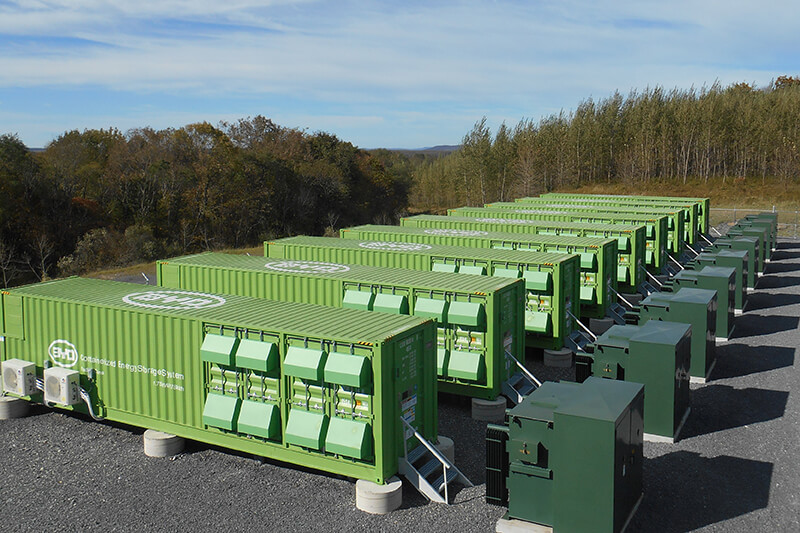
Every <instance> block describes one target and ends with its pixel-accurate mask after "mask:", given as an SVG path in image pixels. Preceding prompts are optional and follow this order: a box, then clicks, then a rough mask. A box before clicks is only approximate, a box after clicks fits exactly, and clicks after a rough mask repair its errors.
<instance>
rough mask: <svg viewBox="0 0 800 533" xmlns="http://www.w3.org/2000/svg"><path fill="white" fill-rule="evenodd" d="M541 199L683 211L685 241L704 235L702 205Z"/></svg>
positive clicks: (592, 198)
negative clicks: (701, 214)
mask: <svg viewBox="0 0 800 533" xmlns="http://www.w3.org/2000/svg"><path fill="white" fill-rule="evenodd" d="M540 199H542V200H549V201H567V202H573V203H585V204H588V205H591V206H597V207H598V208H599V209H606V208H611V207H613V208H622V207H624V208H626V209H637V210H645V212H647V211H646V210H647V209H648V208H652V209H669V210H675V209H680V210H681V211H683V224H684V225H683V228H684V240H685V241H686V242H687V243H689V244H690V245H693V244H695V243H696V242H697V240H698V238H699V235H700V234H704V232H703V231H702V229H701V228H702V227H703V223H702V221H701V220H700V205H699V204H697V203H694V202H674V201H671V200H657V201H651V202H640V201H638V200H636V199H628V198H615V199H610V198H603V197H595V196H592V195H581V196H578V195H575V196H572V195H561V194H557V193H547V194H543V195H542V196H541V197H540ZM516 201H517V202H522V203H525V202H528V201H529V198H518V199H517V200H516Z"/></svg>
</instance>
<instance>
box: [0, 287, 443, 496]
mask: <svg viewBox="0 0 800 533" xmlns="http://www.w3.org/2000/svg"><path fill="white" fill-rule="evenodd" d="M0 304H1V305H0V307H2V316H3V317H4V321H3V323H2V332H1V333H2V335H3V337H2V339H3V342H2V344H3V350H4V353H3V362H4V364H5V363H6V362H7V361H9V359H21V360H23V361H28V362H31V363H34V364H35V365H36V367H37V375H38V377H39V378H40V379H42V380H43V383H44V387H43V389H44V391H45V394H49V393H50V392H49V391H50V390H51V389H50V388H49V387H50V386H51V381H52V380H51V379H50V378H48V374H47V373H48V372H50V376H52V375H53V374H55V373H56V371H57V373H58V375H62V374H64V373H67V374H68V373H69V372H71V371H75V374H73V375H71V376H70V379H75V377H76V376H77V379H78V382H79V386H80V387H81V388H82V389H84V392H85V393H86V394H87V395H88V398H89V400H88V401H87V403H86V405H84V404H83V403H81V400H80V397H79V396H78V395H77V394H75V390H74V389H71V390H72V391H73V398H72V399H69V400H67V401H64V402H63V403H62V402H61V401H57V402H55V403H56V404H58V407H59V408H64V409H74V410H78V411H81V412H89V406H91V409H92V410H93V411H94V412H95V413H97V414H100V415H103V416H104V417H105V418H106V419H108V420H112V421H117V422H122V423H125V424H131V425H135V426H140V427H145V428H151V429H157V430H161V431H166V432H169V433H173V434H176V435H180V436H183V437H187V438H191V439H195V440H199V441H203V442H208V443H211V444H215V445H219V446H223V447H228V448H232V449H236V450H240V451H244V452H247V453H253V454H257V455H262V456H266V457H271V458H273V459H277V460H281V461H287V462H291V463H295V464H299V465H303V466H307V467H310V468H317V469H320V470H326V471H329V472H334V473H338V474H342V475H346V476H350V477H356V478H362V479H369V480H373V481H375V482H377V483H382V482H383V481H384V480H385V479H387V478H388V477H391V476H392V475H395V474H396V473H397V471H398V457H399V456H400V455H402V454H403V447H404V440H406V442H408V447H409V449H412V448H413V447H415V445H416V444H417V443H416V442H415V441H414V440H413V439H414V437H413V436H411V438H409V435H408V434H406V433H405V431H404V428H403V424H402V421H401V416H406V418H407V420H409V421H410V422H411V423H412V425H413V426H414V427H416V428H417V429H418V430H419V432H420V433H421V434H423V435H424V436H425V437H427V438H428V439H435V438H436V435H437V429H438V427H437V426H438V418H437V403H438V402H437V395H436V370H435V342H436V340H435V337H436V334H435V328H434V324H433V321H430V320H423V319H420V318H414V317H403V316H392V315H383V314H378V313H367V312H363V311H356V310H349V309H330V308H326V307H321V306H313V305H307V304H293V303H276V302H270V301H266V300H260V299H254V298H243V297H236V296H225V297H221V296H217V295H213V294H207V293H195V292H188V291H174V290H163V289H155V290H154V289H152V288H144V287H142V286H141V285H135V284H128V283H118V282H112V281H101V280H89V279H81V278H70V279H66V280H59V281H52V282H46V283H41V284H36V285H29V286H26V287H19V288H16V289H13V290H10V291H3V293H2V302H0ZM354 364H355V366H358V368H357V369H355V370H354V369H353V367H354ZM46 366H52V369H46V368H45V367H46ZM51 370H52V371H51ZM55 383H58V380H56V381H55ZM54 390H56V392H58V390H57V386H54ZM65 397H68V395H67V396H65ZM25 398H26V399H29V400H32V401H42V400H43V397H42V393H35V394H33V395H32V396H26V397H25ZM410 403H413V404H414V406H413V413H411V415H409V414H408V409H409V407H408V406H409V404H410Z"/></svg>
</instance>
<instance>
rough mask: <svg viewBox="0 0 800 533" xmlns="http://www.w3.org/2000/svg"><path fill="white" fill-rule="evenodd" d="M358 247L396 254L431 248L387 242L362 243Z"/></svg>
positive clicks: (424, 245)
mask: <svg viewBox="0 0 800 533" xmlns="http://www.w3.org/2000/svg"><path fill="white" fill-rule="evenodd" d="M358 245H359V246H360V247H362V248H367V249H369V250H390V251H396V252H416V251H419V250H430V249H431V246H428V245H427V244H416V243H413V242H387V241H373V242H360V243H358Z"/></svg>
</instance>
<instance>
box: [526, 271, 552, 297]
mask: <svg viewBox="0 0 800 533" xmlns="http://www.w3.org/2000/svg"><path fill="white" fill-rule="evenodd" d="M522 277H523V278H525V288H526V289H528V290H529V291H537V292H550V291H552V287H553V279H552V277H551V276H550V272H542V271H540V270H527V271H525V272H523V273H522Z"/></svg>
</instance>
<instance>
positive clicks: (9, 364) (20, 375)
mask: <svg viewBox="0 0 800 533" xmlns="http://www.w3.org/2000/svg"><path fill="white" fill-rule="evenodd" d="M2 368H3V370H2V372H3V391H5V392H10V393H11V394H16V395H17V396H31V395H32V394H36V393H37V392H38V391H37V390H36V365H34V364H33V363H31V362H29V361H23V360H22V359H9V360H8V361H3V364H2Z"/></svg>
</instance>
